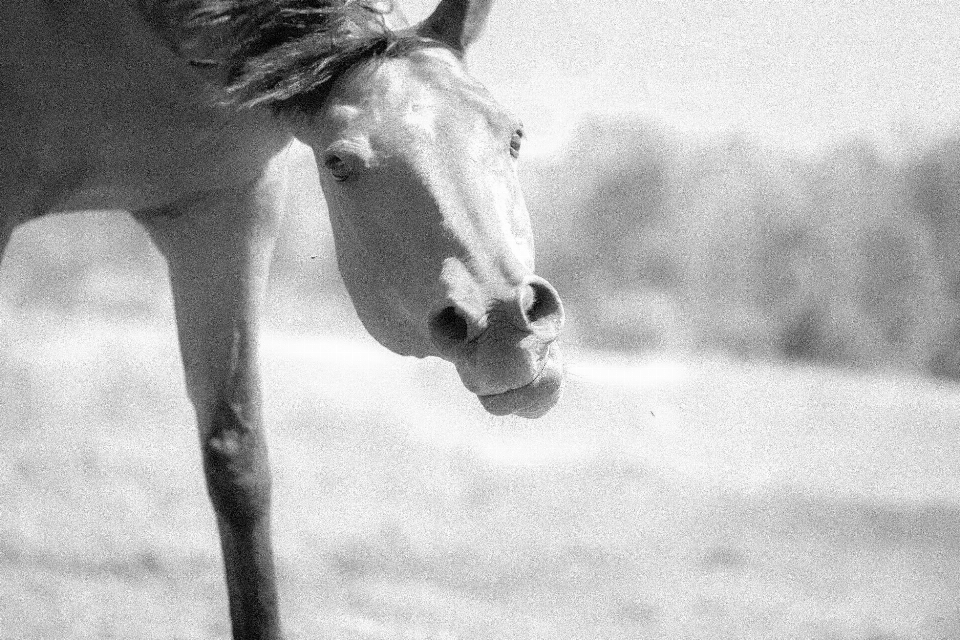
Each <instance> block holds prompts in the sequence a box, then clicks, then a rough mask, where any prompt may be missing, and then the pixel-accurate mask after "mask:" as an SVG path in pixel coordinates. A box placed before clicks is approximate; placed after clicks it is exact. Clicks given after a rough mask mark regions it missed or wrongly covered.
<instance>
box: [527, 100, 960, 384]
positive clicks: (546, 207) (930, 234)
mask: <svg viewBox="0 0 960 640" xmlns="http://www.w3.org/2000/svg"><path fill="white" fill-rule="evenodd" d="M890 155H891V154H885V153H883V152H882V151H881V150H880V149H879V148H878V147H877V146H876V145H875V144H873V143H871V142H869V141H863V140H856V141H851V142H848V143H845V144H843V145H839V146H837V147H836V148H835V149H833V150H832V151H831V152H830V153H828V154H827V155H826V156H825V157H820V158H817V159H808V158H801V157H791V155H790V154H788V153H783V152H776V151H773V150H770V149H768V148H764V147H762V146H760V145H758V144H755V143H753V142H752V141H751V140H749V139H747V138H744V137H742V136H736V135H731V136H728V137H726V138H724V139H719V140H712V141H704V140H694V139H692V136H683V135H680V134H677V133H675V132H672V131H670V130H668V129H667V128H665V127H663V126H661V125H658V124H656V123H652V122H647V121H643V120H634V121H630V120H623V119H616V118H610V117H600V116H598V117H594V118H592V119H590V120H587V121H585V122H584V123H583V124H582V125H581V126H580V127H579V128H578V130H577V131H576V132H575V134H574V135H573V137H572V139H571V140H570V141H569V143H568V144H567V146H566V150H565V151H564V152H563V153H562V154H561V155H560V156H559V157H557V158H555V159H552V160H551V161H549V162H540V163H538V164H532V165H531V164H527V165H526V166H525V167H524V177H525V182H526V184H525V188H526V195H527V203H528V206H529V208H530V210H531V215H532V217H533V220H534V225H535V232H536V235H537V241H538V246H537V250H538V260H539V264H538V270H539V271H541V272H542V273H544V274H545V275H546V276H547V277H548V278H549V279H551V280H552V281H554V284H556V285H557V287H558V288H559V289H560V290H561V292H562V293H563V294H564V295H565V298H566V300H567V301H568V306H569V307H570V311H571V314H570V315H571V318H572V325H573V326H572V331H573V332H574V334H575V337H574V339H575V340H576V341H578V342H579V343H581V344H584V345H589V346H592V347H599V348H611V349H629V350H656V351H703V350H707V351H722V352H726V353H732V354H736V355H739V356H744V357H764V358H775V359H786V360H810V361H817V362H823V363H832V364H844V365H853V366H860V367H876V366H885V367H892V368H901V369H912V370H920V371H929V372H931V373H934V374H936V375H941V376H949V377H960V304H958V303H960V137H954V138H950V139H944V140H941V141H939V142H937V143H935V144H930V145H927V146H926V148H923V149H920V150H918V151H915V152H910V153H902V154H897V155H898V156H901V157H896V158H891V157H889V156H890Z"/></svg>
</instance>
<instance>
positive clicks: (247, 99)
mask: <svg viewBox="0 0 960 640" xmlns="http://www.w3.org/2000/svg"><path fill="white" fill-rule="evenodd" d="M163 1H164V2H165V3H166V4H167V5H168V6H169V7H170V9H171V11H170V12H169V13H168V15H171V14H172V15H180V16H182V20H183V22H181V24H180V25H179V26H180V28H181V29H182V32H185V33H192V34H203V33H204V32H210V31H221V32H225V33H226V34H227V37H226V41H227V44H226V45H225V46H224V47H223V49H222V50H221V51H219V52H218V54H217V58H218V60H217V61H216V63H215V64H217V65H218V66H221V67H222V68H223V71H224V76H223V77H224V78H225V81H224V84H223V87H222V90H223V95H222V100H221V102H222V103H223V104H225V105H230V106H234V107H246V108H250V107H258V106H266V107H269V108H270V109H272V110H273V112H274V113H277V114H284V113H290V112H297V113H307V114H309V113H315V112H316V111H317V110H319V109H320V107H321V106H322V105H323V102H324V101H325V100H326V98H327V96H328V95H329V93H330V90H331V88H332V86H333V84H334V83H335V82H336V80H337V79H338V78H339V77H340V76H341V75H343V74H344V73H345V72H346V71H348V70H349V69H351V68H352V67H354V66H356V65H358V64H360V63H362V62H364V61H366V60H370V59H373V58H378V57H380V58H383V57H399V56H402V55H405V54H407V53H410V52H412V51H414V50H416V49H420V48H424V47H431V46H442V45H441V44H440V43H439V42H437V41H435V40H430V39H427V38H423V37H420V36H416V35H400V34H398V33H397V32H394V31H392V30H391V29H390V28H389V27H388V26H387V24H386V20H385V16H386V15H387V14H388V13H390V12H391V11H392V10H393V3H392V0H388V1H387V2H384V1H383V0H163Z"/></svg>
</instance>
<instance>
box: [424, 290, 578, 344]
mask: <svg viewBox="0 0 960 640" xmlns="http://www.w3.org/2000/svg"><path fill="white" fill-rule="evenodd" d="M563 320H564V316H563V303H562V302H561V301H560V296H559V294H558V293H557V290H556V289H554V288H553V286H552V285H551V284H550V283H549V282H547V281H546V280H544V279H543V278H540V277H539V276H531V277H529V278H527V279H525V280H524V282H523V283H521V284H520V285H519V286H518V287H517V288H516V289H514V290H513V292H512V293H511V295H509V296H505V297H503V298H500V299H495V302H493V304H491V305H490V307H489V308H488V310H487V313H486V314H485V315H483V316H478V315H477V314H476V313H471V311H469V310H468V308H467V307H466V306H465V305H460V304H457V303H454V304H451V305H450V306H448V307H445V308H444V309H441V310H440V311H438V312H437V313H436V314H435V315H434V316H433V318H431V320H430V337H431V339H432V340H433V342H434V344H435V345H436V346H437V347H438V348H439V349H440V351H441V352H443V353H450V352H455V351H458V350H459V349H461V348H462V347H464V346H466V345H467V343H469V342H471V341H472V340H474V339H475V338H477V337H478V336H479V335H480V334H481V333H483V332H484V331H485V330H486V329H487V327H488V326H489V325H491V324H504V325H507V326H512V327H514V328H515V329H519V330H520V331H522V332H524V333H529V334H534V335H536V336H537V337H538V338H539V339H540V340H541V341H543V342H550V341H552V340H554V339H555V338H556V337H557V336H559V335H560V331H561V330H562V328H563Z"/></svg>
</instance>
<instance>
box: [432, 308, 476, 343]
mask: <svg viewBox="0 0 960 640" xmlns="http://www.w3.org/2000/svg"><path fill="white" fill-rule="evenodd" d="M430 335H431V336H432V337H433V340H434V341H435V342H436V343H437V345H438V346H444V345H455V344H460V343H462V342H466V341H467V338H468V337H469V335H470V326H469V325H468V324H467V321H466V319H464V317H463V316H462V315H460V312H458V311H457V310H456V308H455V307H447V308H446V309H443V310H442V311H440V312H439V313H437V315H435V316H433V319H432V320H431V321H430Z"/></svg>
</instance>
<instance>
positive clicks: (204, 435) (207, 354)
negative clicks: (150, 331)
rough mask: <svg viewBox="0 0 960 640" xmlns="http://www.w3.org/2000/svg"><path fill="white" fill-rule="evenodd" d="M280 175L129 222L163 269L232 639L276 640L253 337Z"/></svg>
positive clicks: (267, 495) (267, 499) (277, 214)
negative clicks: (143, 233) (145, 235)
mask: <svg viewBox="0 0 960 640" xmlns="http://www.w3.org/2000/svg"><path fill="white" fill-rule="evenodd" d="M282 173H283V172H281V171H278V170H276V169H274V170H272V171H271V170H268V172H267V173H266V174H265V175H264V177H262V178H261V179H260V180H258V181H257V182H255V183H253V184H251V185H249V186H247V187H243V188H237V189H227V190H220V191H215V192H210V193H205V194H203V195H201V196H198V197H194V198H191V199H190V200H189V201H186V202H181V203H178V204H177V205H174V206H171V207H167V208H164V209H162V210H160V211H150V212H142V213H140V214H137V215H136V216H135V217H136V218H137V219H138V220H139V221H140V222H141V223H142V224H143V225H144V226H145V227H146V228H147V231H148V232H149V234H150V237H151V238H152V239H153V242H154V243H155V244H156V246H157V247H158V248H159V250H160V252H161V253H162V254H163V255H164V257H165V258H166V260H167V264H168V267H169V272H170V282H171V286H172V289H173V298H174V305H175V309H176V319H177V329H178V333H179V338H180V351H181V355H182V358H183V365H184V369H185V373H186V381H187V389H188V392H189V395H190V399H191V401H192V402H193V405H194V408H195V410H196V414H197V423H198V427H199V432H200V434H199V435H200V446H201V450H202V454H203V468H204V475H205V477H206V482H207V490H208V492H209V494H210V498H211V501H212V503H213V508H214V511H215V513H216V516H217V525H218V528H219V532H220V543H221V548H222V551H223V560H224V564H225V569H226V581H227V591H228V596H229V601H230V619H231V623H232V627H233V637H234V638H235V640H254V639H256V640H263V639H270V640H275V639H279V638H280V637H281V631H280V619H279V618H280V617H279V612H278V605H277V588H276V572H275V569H274V560H273V550H272V547H271V540H270V484H271V479H270V470H269V465H268V460H267V447H266V441H265V437H264V431H263V427H262V424H261V407H260V385H259V373H258V363H257V330H258V324H259V323H258V318H259V315H260V309H261V304H262V300H263V294H264V289H265V285H266V280H267V273H268V269H269V263H270V257H271V254H272V250H273V244H274V239H275V236H276V232H277V225H278V224H279V217H280V210H281V206H282V201H283V191H284V188H283V187H284V184H283V182H284V179H283V177H282V175H281V174H282Z"/></svg>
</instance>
